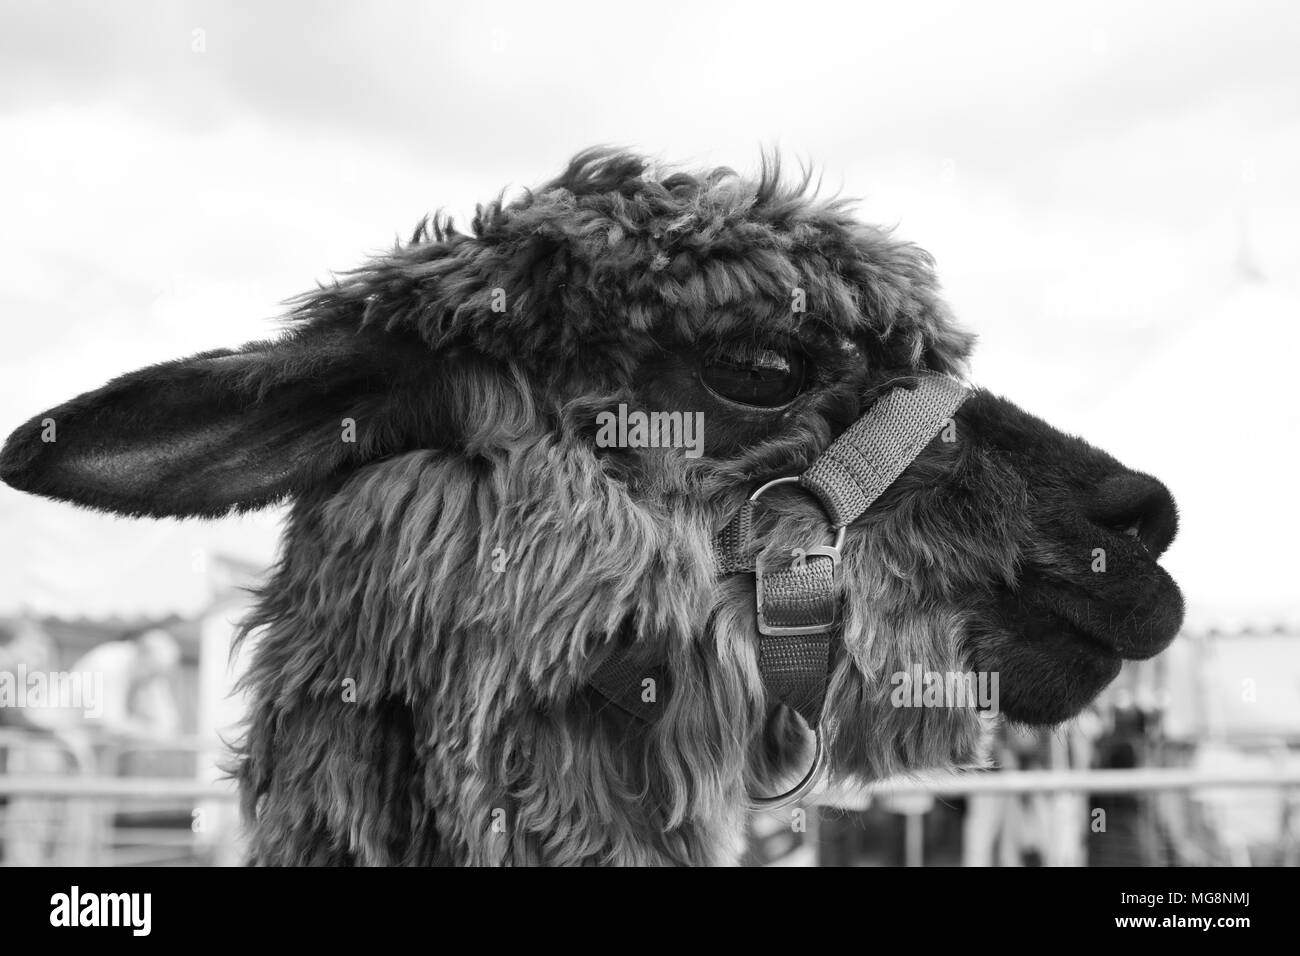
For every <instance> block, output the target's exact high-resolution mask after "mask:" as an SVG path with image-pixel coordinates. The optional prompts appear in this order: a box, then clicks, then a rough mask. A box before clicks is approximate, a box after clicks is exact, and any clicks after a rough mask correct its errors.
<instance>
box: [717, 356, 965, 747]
mask: <svg viewBox="0 0 1300 956" xmlns="http://www.w3.org/2000/svg"><path fill="white" fill-rule="evenodd" d="M969 394H970V390H969V389H968V388H967V387H966V386H965V385H963V384H962V383H961V382H959V381H957V380H956V379H954V378H951V377H949V376H947V375H939V374H935V373H925V374H922V375H920V376H919V377H918V379H917V383H916V387H915V388H895V389H892V390H891V391H889V392H887V393H886V394H885V395H883V396H882V397H881V398H880V399H879V400H878V401H877V402H876V403H875V404H873V405H872V406H871V408H870V409H868V410H867V412H866V414H864V415H863V416H862V417H861V418H859V419H858V420H857V421H856V422H854V423H853V424H852V425H851V426H849V428H848V429H847V430H845V432H844V433H843V434H842V435H840V436H839V438H837V439H835V441H834V442H832V443H831V445H830V447H829V448H827V449H826V451H825V452H823V453H822V454H821V455H820V456H819V457H818V458H817V460H816V461H814V462H813V464H812V465H811V467H809V468H808V470H807V471H805V472H804V473H803V474H802V475H799V476H797V477H789V478H778V479H776V480H775V481H770V482H768V483H767V484H765V485H763V486H762V487H760V488H759V489H758V490H757V491H755V492H754V493H753V494H752V495H750V496H749V498H748V499H747V500H746V501H745V503H744V504H743V505H742V506H741V508H740V510H739V511H737V512H736V514H735V515H734V516H733V517H732V519H731V520H730V521H729V522H728V523H727V524H726V526H725V527H724V528H723V529H722V530H721V531H720V532H718V535H717V537H716V538H714V542H713V551H714V558H715V560H716V562H717V565H718V572H719V574H722V575H727V574H746V573H753V574H754V592H755V601H756V606H757V615H756V617H757V624H758V633H759V672H760V674H761V675H762V677H763V684H764V686H765V687H766V689H767V692H768V694H769V696H770V697H772V698H773V699H775V700H778V701H780V702H781V703H783V704H785V705H786V706H788V707H790V708H791V709H793V710H794V711H796V712H797V713H798V714H799V715H800V716H802V717H803V718H804V720H806V721H807V722H808V725H809V726H810V727H816V726H817V723H818V721H819V720H820V717H821V712H822V708H823V706H824V704H825V700H826V687H827V684H828V682H829V680H830V674H829V670H830V642H831V637H832V634H833V633H834V631H835V630H836V629H837V628H838V627H839V624H840V612H841V608H842V605H843V589H842V584H841V580H840V579H841V567H840V566H841V557H842V556H841V548H842V547H843V544H844V536H845V529H846V528H847V527H848V526H849V525H850V524H852V523H853V522H854V521H856V520H857V519H858V518H859V517H860V516H861V515H863V514H864V513H865V512H866V511H867V510H868V509H869V508H870V507H871V506H872V505H873V504H875V502H876V500H877V499H878V498H879V497H880V496H881V495H882V494H884V492H885V490H886V489H887V488H889V486H890V485H892V484H893V483H894V481H895V479H897V478H898V476H899V475H901V474H902V473H903V472H904V471H905V470H906V469H907V467H908V465H910V464H911V463H912V462H913V461H915V460H916V458H917V456H918V455H920V454H921V451H922V450H923V449H924V448H925V447H926V445H928V444H929V443H930V442H931V441H932V440H933V439H934V438H935V436H936V435H937V434H938V433H939V432H940V431H941V430H942V429H943V427H944V425H945V424H946V423H947V422H948V421H949V420H950V419H951V418H952V416H953V415H954V413H955V412H956V411H957V409H958V407H960V406H961V404H962V402H964V401H965V400H966V397H967V396H968V395H969ZM782 485H794V486H798V487H799V488H801V489H803V490H804V491H806V492H809V493H811V494H812V495H813V496H814V497H815V498H816V499H817V501H818V502H819V503H820V504H821V507H822V510H823V511H825V513H826V515H827V518H828V519H829V521H828V523H829V525H830V531H829V535H833V537H834V540H833V542H832V541H830V540H825V541H820V542H809V543H808V544H806V545H805V546H804V547H802V548H796V549H794V551H793V552H792V554H791V558H792V560H791V562H790V563H789V564H788V565H787V566H784V567H779V568H775V569H773V568H771V567H768V566H765V565H766V564H767V562H759V561H758V560H757V557H758V553H759V551H760V550H761V545H760V543H758V542H757V541H756V540H755V535H754V517H755V513H756V509H757V508H758V502H759V499H760V498H761V497H762V496H763V495H765V494H766V493H767V492H769V491H770V490H771V489H773V488H776V487H779V486H782ZM829 535H828V537H829Z"/></svg>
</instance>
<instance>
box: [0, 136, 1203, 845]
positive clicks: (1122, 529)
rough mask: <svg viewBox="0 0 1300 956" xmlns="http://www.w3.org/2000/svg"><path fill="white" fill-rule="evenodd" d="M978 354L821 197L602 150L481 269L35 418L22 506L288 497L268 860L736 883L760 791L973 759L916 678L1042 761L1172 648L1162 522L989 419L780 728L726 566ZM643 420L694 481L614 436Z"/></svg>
mask: <svg viewBox="0 0 1300 956" xmlns="http://www.w3.org/2000/svg"><path fill="white" fill-rule="evenodd" d="M973 343H974V338H973V336H972V335H971V334H969V333H968V332H966V331H964V330H962V329H961V328H960V327H959V326H958V325H957V324H956V323H955V322H954V320H953V318H952V316H951V315H950V312H949V310H948V308H947V307H946V305H945V304H944V302H943V301H942V299H941V298H940V295H939V291H938V285H937V282H936V278H935V274H934V268H933V263H932V260H931V259H930V257H929V256H928V255H927V254H926V253H925V252H923V251H922V250H920V249H918V248H916V247H915V246H913V245H910V244H908V243H905V242H902V241H899V240H897V239H895V238H894V237H892V236H891V235H890V234H889V233H888V232H886V231H883V230H881V229H878V228H875V227H873V226H870V225H866V224H863V223H862V222H860V221H858V219H857V218H856V217H855V215H854V213H853V207H852V205H851V204H850V203H848V202H846V201H844V200H839V199H835V200H828V199H824V198H819V197H818V196H817V195H816V193H815V191H814V190H810V189H809V182H808V177H807V176H805V177H804V178H803V179H802V181H799V182H794V183H791V182H789V181H788V180H787V179H785V178H783V177H782V176H781V173H780V168H779V163H769V162H766V161H765V162H764V164H763V168H762V171H761V174H760V175H759V176H758V177H756V178H753V179H750V178H746V177H742V176H740V175H737V174H736V173H734V172H732V171H730V170H727V169H713V170H708V171H703V172H699V173H690V172H685V171H681V170H676V169H671V168H665V167H661V166H659V165H657V164H654V163H651V162H649V161H647V160H645V159H643V158H640V157H638V156H636V155H632V154H629V153H625V152H621V151H613V150H592V151H587V152H584V153H582V154H580V155H578V156H577V157H576V158H575V159H573V160H572V161H571V163H570V164H569V166H568V168H567V169H566V170H565V172H563V173H562V174H561V175H560V176H559V177H557V178H555V179H553V180H552V181H550V182H548V183H547V184H546V185H544V186H542V187H541V188H539V189H536V190H532V191H527V192H525V193H523V194H522V195H521V196H519V197H517V198H514V199H512V200H510V201H506V200H505V198H504V197H498V199H497V200H496V201H494V202H490V203H487V204H486V205H483V206H480V207H478V210H477V214H476V216H475V218H474V220H473V225H472V229H471V230H470V231H468V232H464V231H460V230H458V229H457V228H456V227H455V225H454V223H453V222H452V221H451V220H450V219H447V218H444V217H441V216H435V217H434V218H433V220H432V221H429V220H427V219H426V220H424V221H422V222H421V224H420V225H419V226H418V227H417V228H416V230H415V232H414V234H413V235H412V237H411V239H410V241H409V242H406V243H401V244H398V245H397V246H396V247H395V248H394V249H393V250H392V251H391V252H388V253H385V254H382V255H379V256H377V257H375V258H373V259H371V260H370V261H368V262H367V263H366V264H365V265H363V266H361V267H360V268H358V269H356V270H355V271H352V272H348V273H345V274H342V275H341V276H339V277H338V278H337V279H336V280H335V281H334V282H333V283H332V284H330V285H328V286H325V287H321V288H319V289H317V290H316V291H313V292H310V293H308V294H305V295H303V296H301V297H300V298H299V299H297V300H294V301H293V303H292V305H291V314H290V324H289V327H288V328H287V329H286V330H285V331H284V333H283V334H282V335H281V336H280V337H279V338H275V339H272V340H268V341H261V342H254V343H250V344H247V345H245V346H243V347H242V348H239V349H235V350H218V351H212V352H206V353H203V354H199V355H195V356H193V357H190V358H186V359H181V360H177V361H172V362H167V363H163V364H160V365H155V366H152V367H149V368H145V369H142V370H140V371H137V372H134V373H131V374H128V375H124V376H122V377H120V378H117V379H115V380H113V381H112V382H110V383H108V384H107V385H105V386H104V387H103V388H101V389H99V390H97V391H93V392H90V393H87V394H85V395H82V396H80V397H78V398H75V399H73V400H71V401H69V402H67V403H66V404H64V405H61V406H59V407H57V408H55V409H53V410H51V411H48V412H45V413H43V414H41V415H38V416H36V417H35V418H33V419H32V420H31V421H30V422H28V423H27V424H25V425H23V426H22V427H20V428H18V429H17V430H16V431H15V432H14V433H13V435H12V436H10V438H9V440H8V442H7V443H6V445H5V447H4V450H3V452H2V453H0V477H2V478H3V480H4V481H5V482H7V483H8V484H10V485H12V486H13V487H15V488H18V489H21V490H24V491H28V492H32V493H35V494H39V495H45V496H48V497H52V498H57V499H63V500H67V501H72V502H77V503H79V504H82V505H87V506H90V507H93V508H98V509H102V510H106V511H110V512H116V513H119V514H124V515H134V516H144V515H151V516H178V517H187V516H204V517H213V516H219V515H224V514H227V513H230V512H232V511H241V512H242V511H247V510H249V509H256V508H261V507H263V506H266V505H269V504H271V503H274V502H279V501H284V500H287V501H289V502H291V511H290V514H289V517H288V519H287V523H286V528H285V532H284V539H283V543H282V548H281V552H280V555H279V558H278V561H277V564H276V565H275V567H274V569H273V571H272V573H271V575H270V577H269V580H268V582H267V584H266V586H265V588H264V589H263V590H262V591H261V592H260V593H259V595H258V602H257V605H256V609H255V611H254V612H253V613H252V615H251V619H250V620H248V621H247V622H246V624H245V632H244V633H245V634H247V633H250V632H254V631H255V632H256V633H257V635H258V637H257V641H256V643H255V645H253V646H252V659H251V661H250V665H249V669H248V672H247V675H246V678H245V680H246V687H247V690H248V692H249V695H250V700H251V705H250V713H249V716H248V722H247V728H246V735H245V737H244V739H242V740H241V741H240V743H239V745H238V747H237V753H236V755H235V757H234V760H235V764H234V772H235V773H236V775H237V778H238V781H239V785H240V789H241V796H242V802H243V809H244V814H245V818H246V821H247V826H248V828H249V844H250V856H251V861H252V862H255V863H262V864H339V865H344V864H356V865H386V864H415V865H423V864H466V865H482V864H515V865H521V864H636V865H643V864H706V865H712V864H724V863H732V862H735V861H736V860H737V859H738V856H739V852H740V849H741V843H742V840H743V832H744V822H745V815H746V812H747V794H760V795H761V794H773V793H776V792H778V791H780V790H782V789H783V788H785V787H788V786H789V784H790V782H791V781H794V780H798V779H800V778H801V777H806V776H807V775H808V771H807V768H808V767H809V765H810V764H811V763H812V762H813V759H814V747H817V748H818V749H822V751H823V755H824V759H825V762H826V764H827V765H828V768H829V774H830V775H831V777H832V778H833V779H835V780H837V781H869V780H873V779H879V778H881V777H884V776H887V775H890V774H896V773H900V772H907V771H914V770H917V769H921V768H930V767H936V768H937V767H952V766H962V765H971V764H976V763H978V762H979V761H980V759H981V754H982V741H983V740H984V739H985V738H986V737H987V734H986V733H985V729H986V727H987V726H988V724H989V719H988V718H989V714H988V713H987V712H983V711H981V708H980V707H976V706H952V707H919V708H918V707H908V706H899V705H898V701H897V700H896V699H895V698H896V694H895V693H894V692H895V690H896V682H895V680H894V677H895V675H898V674H904V673H912V672H914V670H915V669H916V668H920V669H921V670H923V671H936V672H942V673H966V672H972V673H978V674H992V675H996V676H997V678H998V688H999V697H1000V699H999V701H998V708H997V709H998V710H999V711H1000V713H1001V715H1002V719H1008V720H1012V721H1017V722H1022V723H1028V724H1053V723H1057V722H1061V721H1064V720H1066V719H1068V718H1070V717H1072V716H1073V715H1074V714H1076V713H1078V712H1079V710H1080V709H1081V708H1083V707H1084V706H1085V705H1086V704H1087V703H1088V702H1089V701H1090V700H1091V699H1092V698H1093V697H1094V696H1095V695H1096V694H1097V693H1098V692H1099V691H1100V690H1101V689H1102V688H1103V687H1104V686H1105V685H1106V684H1107V683H1108V682H1110V681H1111V680H1112V679H1113V678H1114V677H1115V676H1116V675H1117V673H1118V672H1119V669H1120V666H1121V663H1122V662H1123V661H1124V660H1126V659H1142V658H1147V657H1150V656H1152V655H1154V654H1156V653H1158V652H1159V651H1160V650H1162V649H1163V648H1164V647H1165V646H1166V645H1167V644H1168V643H1169V642H1170V641H1171V640H1172V639H1173V637H1174V635H1175V634H1176V633H1177V631H1178V629H1179V627H1180V624H1181V619H1182V613H1183V610H1182V598H1181V596H1180V594H1179V591H1178V589H1177V586H1176V585H1175V584H1174V582H1173V581H1172V579H1171V578H1170V577H1169V575H1168V574H1167V573H1166V572H1165V571H1164V570H1163V569H1162V568H1161V567H1160V566H1159V565H1158V564H1157V563H1156V559H1157V558H1158V557H1159V556H1160V554H1161V553H1162V552H1163V551H1164V550H1165V549H1166V548H1167V547H1168V546H1169V544H1170V542H1171V540H1172V539H1173V536H1174V533H1175V530H1176V520H1177V519H1176V512H1175V507H1174V502H1173V499H1172V498H1171V497H1170V494H1169V492H1168V491H1167V490H1166V489H1165V487H1164V486H1163V485H1162V484H1160V483H1159V482H1158V481H1157V480H1155V479H1154V478H1151V477H1149V476H1147V475H1144V474H1140V473H1137V472H1134V471H1131V470H1129V469H1127V468H1125V467H1124V466H1123V465H1121V464H1120V463H1119V462H1117V461H1116V460H1115V459H1113V458H1111V457H1110V456H1108V455H1106V454H1105V453H1103V452H1102V451H1099V450H1097V449H1095V448H1093V447H1091V446H1090V445H1088V444H1087V443H1085V442H1084V441H1083V440H1081V439H1079V438H1075V437H1072V436H1068V435H1065V434H1063V433H1061V432H1059V431H1056V430H1055V429H1053V428H1051V427H1050V426H1048V425H1047V424H1045V423H1044V422H1042V421H1040V420H1039V419H1037V418H1034V417H1032V416H1030V415H1028V414H1026V413H1025V412H1023V411H1021V410H1020V409H1019V408H1018V407H1016V406H1015V405H1013V404H1012V403H1011V402H1009V401H1007V400H1006V399H1003V398H1001V397H998V396H996V395H993V394H991V393H989V392H988V391H985V390H981V389H972V390H970V391H969V392H968V393H966V394H965V397H964V400H963V401H961V403H960V405H959V407H957V408H956V409H955V410H954V411H953V412H952V414H951V416H950V418H949V420H948V421H946V423H945V425H944V428H943V430H942V432H943V433H942V434H938V433H935V434H925V435H923V436H922V441H921V443H920V444H919V445H918V446H917V448H916V449H915V458H914V460H912V459H909V462H910V464H907V466H906V468H905V470H903V472H902V474H901V476H899V477H897V478H896V479H895V480H893V481H892V483H891V484H889V485H888V487H887V488H886V489H884V491H883V494H881V495H880V496H879V498H878V500H877V501H876V502H875V503H874V505H872V506H871V507H870V508H869V509H867V510H866V511H865V512H864V513H862V514H861V515H860V516H857V517H855V518H854V519H853V520H852V521H851V523H849V526H848V527H847V528H845V529H844V534H843V541H842V545H841V547H840V549H839V551H837V552H836V554H837V555H838V556H839V557H838V563H839V565H840V568H839V573H840V578H839V581H840V584H839V587H838V590H837V592H836V595H835V602H836V604H837V606H838V607H837V620H836V622H835V627H834V629H833V631H832V632H831V634H830V638H829V640H830V645H829V650H828V651H827V653H828V655H829V656H828V659H827V664H826V667H825V668H824V683H823V686H822V687H821V689H820V691H819V693H820V695H821V698H824V702H823V701H821V699H820V698H819V705H820V706H819V707H818V708H816V709H813V710H808V711H807V712H805V711H803V710H801V711H800V713H802V714H803V716H800V715H798V714H796V713H795V710H794V709H792V708H791V706H788V705H787V703H786V702H784V701H782V700H780V699H773V698H772V697H771V696H770V695H769V694H768V693H767V691H766V689H765V686H764V677H763V673H762V668H761V666H760V657H761V648H762V644H763V641H765V640H767V638H766V637H763V636H761V635H760V634H759V633H758V630H757V625H758V621H757V618H756V604H755V589H756V575H755V574H752V573H735V574H721V573H719V567H718V564H717V558H716V556H715V553H714V541H715V536H717V535H718V534H719V532H720V531H723V530H724V529H726V528H727V527H728V526H729V524H730V522H731V521H732V519H733V516H735V515H736V514H737V512H738V510H739V509H740V508H741V506H742V503H743V502H745V500H746V498H747V497H748V496H749V495H750V494H751V492H753V491H754V489H755V488H756V487H757V486H758V485H760V484H762V483H763V482H766V481H768V480H770V479H773V478H779V477H782V476H790V475H798V474H800V473H803V472H805V471H807V469H808V468H809V466H810V465H811V464H812V463H813V462H814V461H816V460H817V459H818V458H819V456H820V455H821V454H822V453H823V452H824V451H825V450H826V449H827V447H828V446H829V445H831V443H832V441H833V440H835V439H836V438H837V436H840V435H841V434H843V433H845V432H846V430H847V429H848V428H849V427H850V425H851V424H852V423H853V422H854V421H855V420H857V419H859V418H860V417H861V416H862V415H863V414H864V412H866V413H869V412H870V410H871V409H872V408H875V407H877V406H878V404H879V403H880V402H882V401H883V400H884V397H886V396H888V395H891V394H900V395H901V394H904V393H906V392H907V391H908V390H910V389H915V388H916V387H917V383H918V382H919V381H921V378H922V376H940V377H943V378H945V379H946V380H947V381H950V382H951V381H956V380H958V379H960V377H961V376H963V374H964V372H965V369H966V362H967V360H968V358H969V355H970V352H971V349H972V346H973ZM620 406H622V410H621V411H620ZM628 410H631V412H629V411H628ZM637 411H639V412H642V413H664V414H666V415H668V416H671V415H672V414H674V413H681V420H682V421H683V422H686V421H690V422H695V421H699V422H701V423H702V428H703V436H702V443H701V444H700V451H701V453H700V454H687V453H686V451H685V450H684V449H683V448H680V447H664V446H665V445H669V446H670V445H672V444H673V443H672V442H658V443H656V442H634V441H631V440H630V436H625V440H623V441H622V442H618V441H613V442H611V441H608V440H604V441H598V440H597V438H598V436H599V435H600V434H601V429H602V428H604V427H605V426H606V425H608V419H607V418H604V419H602V416H608V415H609V414H611V413H615V412H618V413H619V414H623V415H624V417H625V419H628V417H629V415H630V414H631V413H634V412H637ZM700 413H702V414H700ZM50 420H52V421H53V422H54V423H55V424H56V428H57V432H56V434H57V440H55V441H43V440H42V434H43V431H44V430H45V429H46V425H47V424H48V422H49V421H50ZM629 420H630V419H629ZM674 421H675V420H674ZM624 431H625V432H626V431H627V428H625V429H624ZM609 434H610V433H609V432H608V431H607V432H606V438H608V435H609ZM762 505H763V508H762V513H761V516H760V517H759V518H758V519H756V523H755V525H754V532H753V533H754V534H755V535H756V536H757V540H756V541H755V542H754V543H753V545H752V550H753V551H754V553H755V555H756V560H757V562H758V563H759V565H760V566H762V567H774V568H780V567H784V566H785V565H789V564H790V562H791V555H792V553H794V554H795V556H796V558H798V555H799V552H798V551H797V550H796V549H800V548H807V547H808V545H809V544H810V543H812V544H819V545H821V544H825V543H826V542H827V540H828V539H827V537H826V535H827V533H828V532H827V530H826V529H827V524H828V521H827V518H826V516H825V515H824V514H823V512H822V509H820V508H819V507H818V505H817V503H816V502H815V501H813V500H811V499H810V498H809V496H808V495H806V494H800V493H799V492H798V489H795V488H792V487H777V488H775V489H773V491H772V492H771V493H770V494H769V495H767V496H765V498H764V500H763V502H762ZM807 553H808V554H809V555H812V554H813V553H814V552H813V551H808V552H807ZM824 553H829V552H824ZM810 560H811V558H810ZM611 665H613V668H614V671H616V672H619V671H621V672H623V675H624V678H625V679H626V680H630V681H631V682H632V683H631V685H630V687H631V690H632V694H631V695H630V696H629V695H623V697H622V698H621V695H620V692H619V691H618V689H617V687H615V689H614V690H612V691H611V690H610V678H609V673H608V669H609V668H610V667H611ZM602 673H604V675H605V676H604V677H603V678H602V676H601V675H602ZM638 695H639V696H638ZM627 699H631V700H632V703H630V704H629V703H627ZM638 705H641V708H640V709H641V712H638ZM985 711H987V708H985ZM809 714H811V715H812V720H813V721H814V722H816V723H819V724H820V730H819V733H818V734H817V736H816V738H815V741H816V743H814V737H813V734H812V733H810V728H809V726H808V723H807V722H806V721H805V717H807V716H808V715H809ZM823 744H824V748H823V747H822V745H823Z"/></svg>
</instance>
